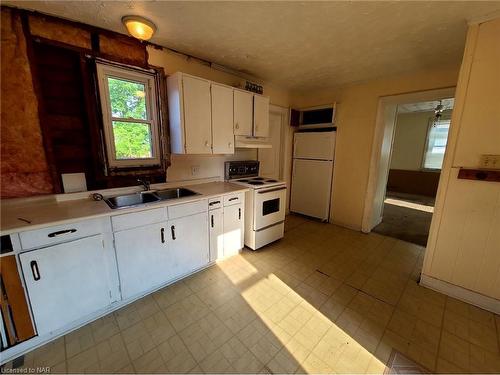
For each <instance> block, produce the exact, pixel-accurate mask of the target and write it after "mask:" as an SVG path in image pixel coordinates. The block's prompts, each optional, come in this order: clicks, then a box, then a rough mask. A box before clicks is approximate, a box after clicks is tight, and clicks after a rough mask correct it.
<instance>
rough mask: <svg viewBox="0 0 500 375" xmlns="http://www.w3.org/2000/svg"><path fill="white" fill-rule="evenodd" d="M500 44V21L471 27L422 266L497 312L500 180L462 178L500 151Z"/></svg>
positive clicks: (435, 281) (430, 278)
mask: <svg viewBox="0 0 500 375" xmlns="http://www.w3.org/2000/svg"><path fill="white" fill-rule="evenodd" d="M499 41H500V19H496V20H493V21H489V22H485V23H481V24H479V25H473V26H471V27H470V28H469V32H468V36H467V43H466V49H465V54H464V60H463V63H462V68H461V71H460V78H459V82H458V85H457V94H456V100H455V109H454V112H453V115H452V121H451V134H450V137H449V140H448V152H447V154H446V157H445V161H444V165H443V169H442V173H441V180H440V186H439V190H438V195H437V200H436V208H435V214H434V217H433V221H432V224H431V233H430V237H429V244H428V248H427V253H426V257H425V261H424V268H423V282H424V284H425V285H429V286H431V287H436V285H444V284H443V283H442V282H445V284H446V285H447V287H448V288H449V290H452V291H453V290H455V289H454V288H455V287H460V288H463V289H458V290H459V294H458V295H457V294H455V295H456V296H459V297H462V298H465V299H467V298H466V297H465V296H467V295H470V291H473V292H477V293H478V294H477V295H476V297H473V299H474V298H476V301H472V302H474V303H479V304H481V301H482V302H484V303H483V306H484V307H487V308H490V309H495V306H496V308H497V309H498V310H497V311H496V312H497V313H500V301H499V300H500V183H497V182H484V181H471V180H462V179H458V178H457V175H458V171H459V170H460V168H461V167H469V168H477V167H478V164H479V158H480V155H481V154H500V105H499V103H500V69H499V67H500V43H499ZM440 283H441V284H440ZM478 296H479V297H478ZM488 297H490V298H492V299H489V300H488ZM478 301H479V302H478ZM488 304H489V305H488Z"/></svg>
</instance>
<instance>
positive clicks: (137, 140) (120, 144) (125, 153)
mask: <svg viewBox="0 0 500 375" xmlns="http://www.w3.org/2000/svg"><path fill="white" fill-rule="evenodd" d="M113 135H114V142H115V153H116V159H122V160H123V159H147V158H152V157H153V151H152V142H151V128H150V126H149V124H143V123H137V122H120V121H113Z"/></svg>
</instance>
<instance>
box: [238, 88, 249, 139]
mask: <svg viewBox="0 0 500 375" xmlns="http://www.w3.org/2000/svg"><path fill="white" fill-rule="evenodd" d="M234 135H247V136H252V135H253V94H252V93H250V92H245V91H240V90H234Z"/></svg>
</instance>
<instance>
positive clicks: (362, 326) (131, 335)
mask: <svg viewBox="0 0 500 375" xmlns="http://www.w3.org/2000/svg"><path fill="white" fill-rule="evenodd" d="M422 258H423V248H422V247H420V246H417V245H414V244H410V243H407V242H403V241H399V240H396V239H393V238H389V237H385V236H381V235H378V234H369V235H366V234H362V233H358V232H354V231H351V230H347V229H343V228H340V227H337V226H334V225H329V224H322V223H318V222H313V221H308V220H306V219H304V218H301V217H296V216H290V217H289V218H288V219H287V232H286V237H285V238H284V239H283V240H281V241H279V242H277V243H275V244H273V245H272V246H269V247H267V248H265V249H262V250H260V251H256V252H252V251H249V250H246V251H244V252H243V253H242V254H241V255H238V256H235V257H232V258H230V259H227V260H225V261H223V262H221V263H219V264H217V265H215V266H213V267H210V268H209V269H207V270H205V271H202V272H199V273H197V274H195V275H193V276H192V277H190V278H187V279H185V280H183V281H180V282H177V283H175V284H173V285H171V286H169V287H166V288H163V289H161V290H159V291H157V292H156V293H154V294H153V295H150V296H147V297H144V298H142V299H140V300H138V301H136V302H135V303H133V304H131V305H129V306H127V307H125V308H123V309H121V310H118V311H116V312H115V313H112V314H109V315H108V316H106V317H103V318H101V319H99V320H97V321H95V322H93V323H91V324H88V325H86V326H84V327H82V328H81V329H79V330H77V331H75V332H72V333H70V334H68V335H66V336H64V337H61V338H59V339H58V340H56V341H55V342H52V343H50V344H48V345H45V346H43V347H41V348H39V349H37V350H35V351H33V352H31V353H28V354H27V355H25V356H24V358H20V359H18V360H16V361H15V366H18V367H35V366H42V367H44V366H49V367H50V368H51V371H54V372H65V371H68V372H72V373H75V372H107V373H109V372H120V373H129V372H130V373H134V372H147V373H151V372H177V373H179V372H195V373H196V372H199V373H201V372H205V373H209V372H216V373H221V372H230V373H258V372H264V373H274V374H276V373H294V372H297V373H331V372H338V373H382V372H384V370H385V364H386V363H387V362H388V361H389V359H390V358H393V359H394V358H402V360H401V361H402V363H406V359H407V358H411V359H412V360H413V361H415V362H416V363H417V364H418V365H419V366H421V367H423V368H425V369H428V370H430V371H437V372H444V373H450V372H500V353H499V339H500V336H499V328H500V317H499V316H495V315H494V314H492V313H490V312H487V311H484V310H481V309H479V308H476V307H474V306H471V305H468V304H466V303H463V302H460V301H457V300H455V299H453V298H449V297H446V296H445V295H442V294H440V293H436V292H433V291H431V290H428V289H425V288H423V287H419V286H418V285H417V283H416V280H417V279H418V277H419V272H420V269H421V265H422ZM61 308H64V307H63V306H62V307H61ZM394 350H397V351H398V352H395V351H394ZM399 360H400V359H396V361H399ZM12 366H13V363H8V364H7V365H6V368H7V369H8V368H12ZM415 366H417V365H415Z"/></svg>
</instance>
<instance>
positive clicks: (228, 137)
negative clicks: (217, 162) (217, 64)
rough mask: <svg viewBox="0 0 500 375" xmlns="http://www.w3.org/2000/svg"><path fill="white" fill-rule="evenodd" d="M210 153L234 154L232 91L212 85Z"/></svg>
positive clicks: (225, 87)
mask: <svg viewBox="0 0 500 375" xmlns="http://www.w3.org/2000/svg"><path fill="white" fill-rule="evenodd" d="M211 94H212V151H213V153H214V154H234V132H233V89H232V88H231V87H228V86H223V85H218V84H215V83H212V86H211Z"/></svg>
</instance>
